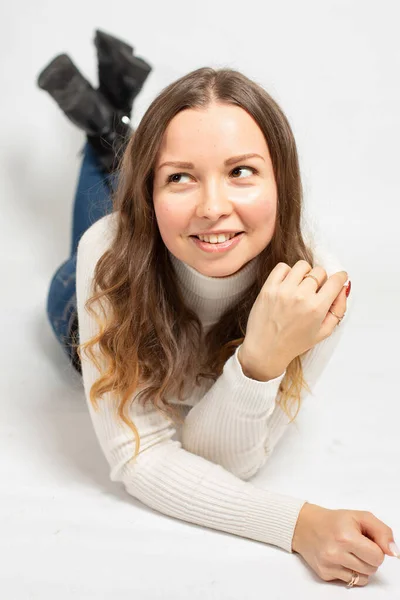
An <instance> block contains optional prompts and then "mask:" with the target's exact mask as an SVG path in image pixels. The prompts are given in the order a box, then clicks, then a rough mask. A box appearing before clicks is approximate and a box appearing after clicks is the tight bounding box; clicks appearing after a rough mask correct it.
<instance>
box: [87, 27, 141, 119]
mask: <svg viewBox="0 0 400 600" xmlns="http://www.w3.org/2000/svg"><path fill="white" fill-rule="evenodd" d="M94 43H95V46H96V49H97V61H98V77H99V88H98V89H99V91H100V92H101V93H102V94H103V95H104V96H105V97H106V98H107V99H108V101H109V102H110V104H112V106H113V107H114V108H115V109H116V110H117V111H118V112H119V113H122V115H124V114H125V115H126V116H127V117H130V114H131V112H132V105H133V101H134V99H135V98H136V96H137V95H138V94H139V92H140V90H141V89H142V87H143V84H144V82H145V81H146V79H147V77H148V76H149V74H150V72H151V71H152V66H151V65H150V64H149V63H148V62H146V61H145V60H143V59H142V58H139V57H138V56H133V51H134V48H133V47H132V46H130V45H129V44H127V43H126V42H123V41H122V40H119V39H117V38H116V37H113V36H112V35H110V34H108V33H105V32H104V31H101V30H100V29H96V34H95V39H94Z"/></svg>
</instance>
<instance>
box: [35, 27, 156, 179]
mask: <svg viewBox="0 0 400 600" xmlns="http://www.w3.org/2000/svg"><path fill="white" fill-rule="evenodd" d="M95 45H96V48H97V55H98V75H99V88H98V89H94V88H93V87H92V85H91V84H90V83H89V81H88V80H87V79H85V77H84V76H83V75H82V74H81V73H80V71H79V70H78V69H77V67H76V66H75V65H74V63H73V62H72V60H71V59H70V58H69V56H68V55H67V54H60V55H58V56H56V57H55V58H54V59H53V60H52V61H51V62H50V63H49V64H48V66H47V67H46V68H45V69H43V71H42V72H41V73H40V74H39V77H38V81H37V83H38V86H39V87H40V88H41V89H43V90H46V91H47V92H48V93H49V94H50V95H51V96H52V97H53V98H54V100H55V101H56V102H57V104H58V105H59V106H60V108H61V110H62V111H63V112H64V113H65V114H66V116H67V117H68V118H69V119H70V121H72V122H73V123H74V124H75V125H77V126H78V127H79V128H80V129H83V130H84V131H85V132H86V135H87V140H88V142H89V143H90V145H91V146H92V147H93V149H94V150H95V152H96V156H97V157H98V160H99V163H100V165H101V167H102V168H103V170H104V171H105V172H106V173H111V172H113V171H114V170H115V168H116V167H117V166H118V162H119V158H120V157H121V156H122V152H123V150H124V148H125V145H126V143H127V142H128V141H129V138H130V136H131V134H132V131H133V130H132V128H131V125H130V114H131V111H132V104H133V100H134V98H135V97H136V96H137V94H138V93H139V92H140V90H141V89H142V86H143V83H144V81H145V80H146V78H147V76H148V75H149V73H150V71H151V70H152V67H151V66H150V65H149V64H148V63H147V62H146V61H144V60H143V59H141V58H138V57H136V56H133V55H132V52H133V47H132V46H130V45H129V44H127V43H125V42H123V41H120V40H118V39H117V38H115V37H113V36H111V35H109V34H107V33H104V32H102V31H100V30H96V36H95Z"/></svg>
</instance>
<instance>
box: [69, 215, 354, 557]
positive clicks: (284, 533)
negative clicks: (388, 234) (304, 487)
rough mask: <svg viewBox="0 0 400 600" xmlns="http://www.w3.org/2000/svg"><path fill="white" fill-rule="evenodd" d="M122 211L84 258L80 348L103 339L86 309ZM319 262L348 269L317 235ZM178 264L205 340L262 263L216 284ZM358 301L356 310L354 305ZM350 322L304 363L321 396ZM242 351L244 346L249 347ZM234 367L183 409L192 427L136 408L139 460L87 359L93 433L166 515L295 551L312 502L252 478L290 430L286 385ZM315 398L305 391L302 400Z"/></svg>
mask: <svg viewBox="0 0 400 600" xmlns="http://www.w3.org/2000/svg"><path fill="white" fill-rule="evenodd" d="M116 217H117V213H112V214H109V215H106V216H104V217H103V218H101V219H100V220H98V221H96V222H95V223H94V224H93V225H92V226H91V227H90V228H89V229H88V230H87V231H86V232H85V233H84V235H83V236H82V238H81V240H80V243H79V246H78V256H77V274H76V275H77V278H76V287H77V310H78V320H79V336H80V342H81V343H83V342H86V341H87V340H88V339H89V338H91V337H92V336H93V335H95V334H96V333H97V328H96V327H97V325H96V322H95V321H94V319H93V318H92V317H91V315H90V314H89V313H88V312H87V310H86V309H85V308H84V304H85V302H86V300H87V299H88V298H89V296H90V295H91V293H90V292H91V287H90V286H91V284H92V279H93V273H94V268H95V265H96V263H97V261H98V260H99V258H100V257H101V256H102V255H103V254H104V252H105V251H106V250H107V248H108V246H109V245H110V243H111V240H112V237H113V232H114V226H115V222H116V221H115V219H116ZM308 244H309V245H310V246H311V247H312V249H313V251H314V254H315V256H316V259H317V262H318V263H319V264H320V265H322V266H323V267H324V268H325V270H326V271H327V274H328V276H330V275H331V274H332V273H334V272H336V271H340V270H342V269H343V266H342V265H341V264H340V263H339V262H338V261H337V259H336V258H335V257H334V256H333V255H332V254H330V253H328V252H327V251H326V250H325V249H324V248H323V246H322V245H321V242H317V241H316V240H315V237H313V238H312V239H310V240H308ZM169 254H170V258H171V260H172V264H173V266H174V268H175V271H176V275H177V283H178V285H179V286H181V289H182V290H183V292H184V296H185V301H186V302H187V304H188V305H189V306H190V307H191V308H193V309H194V310H195V311H196V313H197V314H198V315H199V318H200V319H201V321H202V323H203V326H204V330H205V333H206V332H207V331H208V329H209V328H210V327H211V326H212V325H213V324H214V323H216V322H217V321H218V319H219V317H220V315H221V314H222V313H223V312H224V311H225V310H226V308H227V307H228V306H230V305H232V304H233V303H234V302H235V301H236V300H237V297H238V295H239V294H240V293H241V290H242V289H244V288H245V287H248V286H249V285H250V284H251V282H252V281H253V280H254V277H255V267H256V260H257V257H256V258H255V259H253V260H251V261H250V262H249V263H247V265H246V266H245V267H244V268H243V269H241V270H240V271H239V272H238V273H236V274H234V275H231V276H229V277H224V278H216V277H207V276H204V275H202V274H201V273H199V272H198V271H196V270H195V269H194V268H192V267H190V266H189V265H187V264H186V263H184V262H182V261H181V260H179V259H177V258H176V257H175V256H174V255H173V254H172V253H169ZM351 302H352V301H350V297H349V298H348V309H347V313H349V309H350V307H351ZM346 320H348V314H347V318H346V319H344V320H343V321H342V323H341V325H340V326H339V327H336V328H335V329H334V331H333V333H332V334H331V335H330V336H329V337H328V338H327V339H325V340H323V341H322V342H320V343H319V344H317V345H316V346H314V347H313V348H312V349H311V350H310V351H309V352H308V353H307V354H306V355H305V357H304V358H303V370H304V376H305V379H306V381H307V382H308V384H309V385H310V387H311V389H312V388H313V387H314V385H315V383H316V381H317V379H318V378H319V377H320V375H321V373H322V372H323V370H324V369H325V367H326V365H327V364H328V362H329V359H330V357H331V356H332V354H333V351H334V349H335V347H336V346H337V344H338V341H339V339H340V337H341V333H342V331H343V327H344V326H345V323H346ZM239 347H240V346H239ZM238 350H239V348H238V349H237V350H236V351H235V353H234V354H233V355H232V356H231V357H230V358H229V359H228V360H227V361H226V363H225V366H224V370H223V373H222V374H221V375H220V377H219V378H218V379H217V380H216V381H215V382H212V381H210V380H205V383H203V384H202V386H196V387H195V392H194V393H192V394H191V395H189V396H188V397H186V398H185V402H184V404H182V403H180V402H178V400H177V399H175V398H170V397H168V400H169V402H170V403H171V404H174V405H177V406H179V410H180V411H181V414H182V416H183V417H184V419H185V420H184V423H183V425H182V426H179V425H175V423H174V422H173V421H172V420H170V419H168V418H167V417H165V416H163V415H162V414H160V412H159V411H157V410H156V409H155V408H154V407H153V406H152V405H151V404H150V402H149V403H148V404H147V405H146V407H145V408H143V407H142V406H141V405H139V404H138V403H134V404H133V405H132V407H131V408H130V412H129V416H130V418H131V419H132V421H133V422H134V424H135V426H136V427H137V429H138V431H139V434H140V452H139V454H138V456H137V457H136V459H135V461H131V459H132V457H133V455H134V452H135V436H134V434H133V432H132V430H131V429H130V428H129V427H128V426H127V425H126V424H125V423H123V422H122V421H121V420H120V418H119V417H118V416H117V414H116V408H117V405H118V399H117V398H112V397H111V395H110V393H106V394H105V395H104V397H103V399H100V400H99V402H98V411H96V410H95V408H94V407H93V405H92V403H91V401H90V399H89V393H90V388H91V386H92V384H93V383H94V381H95V380H96V379H97V378H98V377H99V372H98V370H97V369H96V367H95V365H94V364H93V363H92V362H91V361H90V360H89V359H88V358H87V357H86V355H85V354H83V357H82V375H83V384H84V391H85V396H86V401H87V405H88V409H89V413H90V416H91V419H92V422H93V427H94V430H95V433H96V436H97V439H98V441H99V444H100V446H101V448H102V450H103V453H104V455H105V458H106V460H107V461H108V464H109V467H110V479H111V480H112V481H119V482H122V483H123V484H124V486H125V489H126V490H127V492H128V493H129V494H131V495H132V496H134V497H135V498H137V499H138V500H140V501H141V502H143V503H144V504H146V505H148V506H150V507H151V508H153V509H155V510H157V511H160V512H161V513H164V514H166V515H169V516H172V517H176V518H178V519H182V520H184V521H189V522H192V523H196V524H198V525H202V526H205V527H210V528H213V529H218V530H221V531H225V532H229V533H232V534H235V535H239V536H243V537H246V538H251V539H254V540H257V541H261V542H265V543H267V544H273V545H276V546H279V547H280V548H283V549H284V550H286V551H288V552H292V538H293V533H294V529H295V525H296V522H297V518H298V515H299V512H300V510H301V508H302V506H303V504H304V503H305V502H307V501H309V500H306V499H303V498H297V497H292V496H288V495H285V494H280V493H277V492H273V491H269V490H267V489H263V488H261V487H257V486H256V485H254V484H253V483H251V482H250V481H248V479H250V478H251V477H252V476H253V475H255V473H257V471H258V470H259V469H260V468H261V467H262V466H263V465H264V464H265V462H266V461H267V459H268V457H269V456H270V455H271V453H272V451H273V449H274V447H275V446H276V444H277V442H278V440H279V439H280V438H281V436H282V435H283V433H284V431H285V430H286V429H287V427H288V425H289V418H288V417H287V415H286V414H285V413H284V411H283V410H282V409H281V408H280V406H279V405H278V404H277V403H276V402H275V399H276V396H277V392H278V388H279V384H280V383H281V381H282V379H283V377H284V375H285V373H286V371H285V372H284V373H282V374H281V375H280V376H279V377H276V378H275V379H271V380H270V381H267V382H260V381H256V380H253V379H250V378H248V377H247V376H245V375H244V373H243V371H242V368H241V365H240V362H239V360H238V358H237V352H238ZM305 396H307V392H306V391H305V390H303V391H302V397H301V402H302V403H303V401H304V397H305Z"/></svg>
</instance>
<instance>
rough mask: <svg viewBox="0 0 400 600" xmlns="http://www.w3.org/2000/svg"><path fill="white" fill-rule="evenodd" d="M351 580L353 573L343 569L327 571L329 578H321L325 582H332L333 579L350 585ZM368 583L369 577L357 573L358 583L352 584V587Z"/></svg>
mask: <svg viewBox="0 0 400 600" xmlns="http://www.w3.org/2000/svg"><path fill="white" fill-rule="evenodd" d="M352 578H353V573H352V571H351V570H349V569H346V568H345V567H335V568H332V569H330V570H329V576H327V577H323V579H324V580H325V581H333V580H334V579H340V581H345V582H346V583H350V581H351V580H352ZM368 581H369V576H368V575H364V574H363V573H358V581H357V583H355V584H354V587H355V586H356V585H357V586H363V585H367V583H368Z"/></svg>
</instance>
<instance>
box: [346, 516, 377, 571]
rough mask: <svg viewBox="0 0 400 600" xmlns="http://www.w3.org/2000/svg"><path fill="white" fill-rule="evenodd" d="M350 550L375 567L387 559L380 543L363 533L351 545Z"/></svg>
mask: <svg viewBox="0 0 400 600" xmlns="http://www.w3.org/2000/svg"><path fill="white" fill-rule="evenodd" d="M357 526H358V527H359V525H357ZM350 552H351V553H352V554H354V556H356V557H358V558H359V559H360V560H362V561H363V562H365V563H367V564H369V565H372V566H373V567H380V566H381V564H382V563H383V561H384V560H385V555H384V553H383V552H382V550H381V548H380V547H379V546H378V544H375V542H374V541H373V540H370V539H369V538H368V537H366V536H365V535H362V534H361V535H359V536H357V541H356V542H355V543H354V544H352V545H351V546H350Z"/></svg>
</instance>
